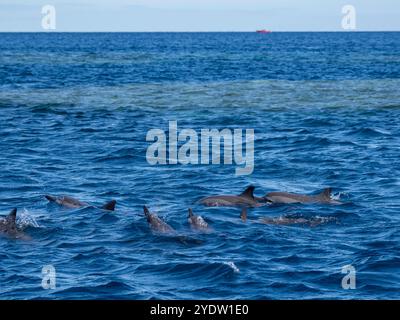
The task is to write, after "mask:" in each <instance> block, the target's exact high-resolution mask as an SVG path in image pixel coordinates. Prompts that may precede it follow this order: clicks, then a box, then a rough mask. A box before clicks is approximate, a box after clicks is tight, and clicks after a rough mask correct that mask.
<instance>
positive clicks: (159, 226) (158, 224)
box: [143, 206, 175, 233]
mask: <svg viewBox="0 0 400 320" xmlns="http://www.w3.org/2000/svg"><path fill="white" fill-rule="evenodd" d="M143 211H144V215H145V217H146V219H147V222H148V223H149V225H150V227H151V229H152V230H154V231H158V232H162V233H173V232H174V231H175V230H174V229H173V228H172V227H171V226H170V225H169V224H167V223H166V222H164V221H162V220H161V219H160V218H159V217H158V216H157V215H156V214H155V213H150V211H149V209H148V208H147V207H146V206H144V207H143Z"/></svg>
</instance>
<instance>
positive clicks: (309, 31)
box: [0, 30, 400, 33]
mask: <svg viewBox="0 0 400 320" xmlns="http://www.w3.org/2000/svg"><path fill="white" fill-rule="evenodd" d="M269 31H270V33H295V32H298V33H306V32H307V33H318V32H325V33H357V32H400V30H276V31H274V30H269ZM0 33H257V30H253V31H249V30H244V31H241V30H235V31H218V30H208V31H200V30H197V31H190V30H189V31H168V30H164V31H160V30H158V31H157V30H155V31H95V30H92V31H66V30H64V31H62V30H61V31H57V30H40V31H39V30H37V31H26V30H21V31H2V30H0Z"/></svg>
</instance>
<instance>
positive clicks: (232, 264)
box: [223, 261, 240, 273]
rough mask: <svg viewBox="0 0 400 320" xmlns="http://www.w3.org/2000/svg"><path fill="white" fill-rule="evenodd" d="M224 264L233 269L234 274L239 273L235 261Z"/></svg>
mask: <svg viewBox="0 0 400 320" xmlns="http://www.w3.org/2000/svg"><path fill="white" fill-rule="evenodd" d="M223 264H226V265H227V266H229V267H231V268H232V270H233V272H236V273H239V272H240V270H239V268H238V267H237V266H236V265H235V263H234V262H233V261H224V262H223Z"/></svg>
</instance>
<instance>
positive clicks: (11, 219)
mask: <svg viewBox="0 0 400 320" xmlns="http://www.w3.org/2000/svg"><path fill="white" fill-rule="evenodd" d="M16 220H17V209H16V208H14V209H12V210H11V212H10V213H9V214H8V216H7V221H8V222H9V223H11V224H12V225H15V224H16Z"/></svg>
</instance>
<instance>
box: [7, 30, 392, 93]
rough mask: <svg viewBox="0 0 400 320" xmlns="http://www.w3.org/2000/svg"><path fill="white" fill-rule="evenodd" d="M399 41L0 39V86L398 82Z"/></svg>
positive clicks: (323, 37) (231, 36)
mask: <svg viewBox="0 0 400 320" xmlns="http://www.w3.org/2000/svg"><path fill="white" fill-rule="evenodd" d="M398 40H399V33H397V32H386V33H370V32H369V33H359V32H358V33H272V34H268V35H260V34H256V33H185V34H182V33H178V34H177V33H150V34H149V33H147V34H146V33H120V34H118V33H113V34H107V33H90V34H85V33H80V34H73V33H60V34H55V33H52V34H47V33H37V34H24V33H19V34H7V33H1V34H0V53H1V54H0V57H1V58H0V59H1V60H0V64H1V66H2V68H1V70H0V75H1V76H0V79H1V80H0V81H1V82H0V84H1V85H3V86H7V87H11V88H20V87H34V88H60V87H65V86H74V87H76V86H81V85H84V84H87V83H92V84H94V83H95V84H97V85H108V86H110V85H121V84H126V83H148V82H153V83H163V82H175V81H184V82H187V81H196V82H204V81H223V80H235V81H237V80H259V79H279V80H321V79H383V78H392V79H393V78H399V75H400V69H399V63H398V53H399V47H398V46H399V43H400V42H399V41H398ZM11 42H12V43H13V46H12V47H11V48H10V46H9V43H11ZM377 42H379V44H380V45H379V46H377V45H376V43H377ZM26 43H29V45H28V46H27V45H26ZM189 47H190V50H188V48H189ZM311 48H312V49H311Z"/></svg>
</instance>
